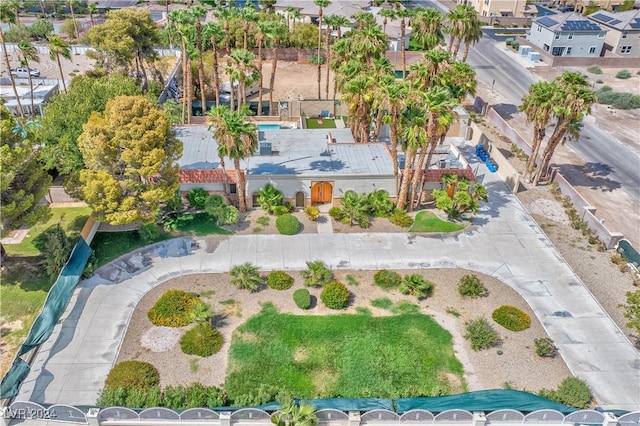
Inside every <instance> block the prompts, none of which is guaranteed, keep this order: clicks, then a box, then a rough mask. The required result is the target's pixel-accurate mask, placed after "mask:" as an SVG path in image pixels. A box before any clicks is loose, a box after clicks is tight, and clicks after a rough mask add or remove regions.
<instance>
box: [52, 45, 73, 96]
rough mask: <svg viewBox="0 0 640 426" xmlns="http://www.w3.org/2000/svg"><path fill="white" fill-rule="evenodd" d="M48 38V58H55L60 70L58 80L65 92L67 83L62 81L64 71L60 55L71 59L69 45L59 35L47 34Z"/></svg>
mask: <svg viewBox="0 0 640 426" xmlns="http://www.w3.org/2000/svg"><path fill="white" fill-rule="evenodd" d="M47 39H48V40H49V58H51V59H52V60H53V59H55V60H56V62H57V63H58V70H60V80H62V88H63V89H64V91H65V93H66V92H67V84H66V83H65V81H64V72H63V71H62V64H61V63H60V56H62V57H63V58H65V59H68V60H71V47H70V46H69V43H67V42H66V41H64V40H63V39H62V37H60V36H59V35H48V36H47Z"/></svg>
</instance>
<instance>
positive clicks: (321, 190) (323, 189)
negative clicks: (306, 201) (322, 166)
mask: <svg viewBox="0 0 640 426" xmlns="http://www.w3.org/2000/svg"><path fill="white" fill-rule="evenodd" d="M332 197H333V186H332V185H331V184H330V183H329V182H316V183H314V184H313V186H312V187H311V202H312V203H320V204H324V203H330V202H331V199H332Z"/></svg>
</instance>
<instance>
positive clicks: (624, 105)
mask: <svg viewBox="0 0 640 426" xmlns="http://www.w3.org/2000/svg"><path fill="white" fill-rule="evenodd" d="M596 96H597V98H598V103H600V104H603V105H611V106H612V107H614V108H618V109H635V108H640V95H634V94H633V93H621V92H614V91H613V90H611V88H610V87H609V86H602V88H600V90H598V91H596Z"/></svg>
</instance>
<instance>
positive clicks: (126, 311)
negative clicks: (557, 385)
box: [16, 146, 640, 411]
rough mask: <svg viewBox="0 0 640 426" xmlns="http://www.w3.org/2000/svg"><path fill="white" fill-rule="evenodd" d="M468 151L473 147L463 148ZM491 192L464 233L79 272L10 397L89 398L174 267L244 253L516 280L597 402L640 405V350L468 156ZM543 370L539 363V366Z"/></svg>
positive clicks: (212, 246) (146, 253) (288, 245)
mask: <svg viewBox="0 0 640 426" xmlns="http://www.w3.org/2000/svg"><path fill="white" fill-rule="evenodd" d="M463 149H464V150H465V151H467V152H469V151H470V150H472V147H471V146H469V147H464V148H463ZM468 158H469V159H470V160H471V162H472V167H473V168H476V167H478V170H479V171H478V173H479V174H484V177H483V179H484V184H485V185H486V187H487V190H488V193H489V200H490V202H489V203H488V204H487V205H485V206H484V207H483V209H482V211H481V212H480V213H479V214H478V215H477V217H476V218H475V219H474V226H473V227H472V228H470V229H469V230H468V231H467V232H465V233H463V234H460V235H456V236H451V235H439V236H433V235H429V236H426V235H410V234H380V233H378V234H371V233H369V234H300V235H295V236H281V235H238V236H210V237H204V238H180V239H176V240H170V241H166V242H162V243H158V244H156V245H154V246H152V247H146V248H143V249H141V250H138V251H136V252H134V253H130V254H128V255H126V256H124V257H122V258H120V259H118V260H117V261H115V262H112V263H110V264H108V265H106V266H105V267H103V268H101V269H100V270H98V272H97V273H96V275H95V276H94V277H92V278H91V279H89V280H85V281H83V282H82V283H80V285H79V288H78V289H77V290H76V293H75V295H74V298H73V300H72V302H71V303H70V305H69V307H68V309H67V311H66V312H65V314H64V315H63V318H62V320H61V321H60V323H59V324H58V325H57V326H56V328H55V330H54V334H53V335H52V336H51V338H50V339H49V341H48V342H46V343H45V344H44V345H42V347H41V349H40V351H39V353H38V355H37V357H36V359H35V361H34V363H33V370H32V371H31V374H30V375H29V377H28V378H27V380H26V381H25V383H24V384H23V385H22V388H21V390H20V394H19V395H18V397H17V398H16V399H17V400H31V401H34V402H39V403H43V402H46V403H62V404H69V405H93V404H95V400H96V398H97V396H98V394H99V392H100V390H101V389H102V386H103V383H104V378H105V377H106V375H107V373H108V372H109V370H110V369H111V367H112V366H113V364H114V363H115V360H116V358H117V355H118V351H119V348H120V345H121V344H122V342H123V339H124V335H125V332H126V328H127V325H128V321H129V318H130V317H131V315H132V312H133V310H134V309H135V306H136V305H137V303H138V302H139V301H140V299H141V298H142V297H143V296H144V294H145V293H146V292H148V291H149V290H150V289H152V288H154V287H155V286H157V285H158V284H160V283H162V282H164V281H166V280H169V279H171V278H174V277H177V276H180V275H183V274H193V273H202V272H226V271H228V270H229V269H230V268H231V267H232V266H233V265H237V264H240V263H244V262H251V263H253V264H255V265H259V267H260V268H261V269H263V270H273V269H282V270H300V269H304V268H305V266H306V265H305V262H306V261H309V260H317V259H322V260H323V261H324V262H325V263H326V264H327V265H328V266H329V267H330V268H333V269H374V270H375V269H382V268H386V269H422V268H465V269H469V270H473V271H477V272H481V273H484V274H487V275H491V276H493V277H496V278H498V279H500V280H502V281H503V282H504V283H505V284H507V285H509V286H511V287H512V288H514V289H515V290H516V291H518V292H519V293H520V294H521V295H522V296H523V297H524V298H525V299H526V300H527V302H528V303H529V305H530V306H531V308H532V309H533V311H534V312H535V314H536V316H537V317H538V318H539V319H540V321H541V322H542V324H543V326H544V327H545V329H546V330H547V332H548V333H549V335H550V337H551V338H552V339H553V340H554V342H555V344H556V346H557V347H558V348H559V351H560V354H561V355H562V357H563V359H564V360H565V362H566V363H567V365H568V366H569V368H570V369H571V371H572V372H573V373H574V374H576V375H577V376H578V377H580V378H583V379H585V380H586V381H587V382H588V384H589V386H590V387H591V389H592V392H593V394H594V396H595V398H596V400H597V403H598V405H599V406H601V407H603V408H605V409H606V408H610V409H613V408H617V409H624V410H630V411H631V410H638V409H639V408H640V355H639V354H638V352H637V351H636V350H635V349H634V348H633V346H632V345H631V343H630V342H629V340H628V339H627V338H626V336H625V335H624V334H623V333H622V332H621V330H620V329H618V328H617V326H616V325H615V323H614V322H613V321H612V320H611V319H610V318H609V317H608V315H607V314H606V312H605V311H604V310H603V308H602V307H601V306H600V305H599V304H598V302H597V301H596V300H595V299H594V297H593V296H592V295H591V293H590V292H589V291H588V290H587V289H586V288H585V286H584V285H583V284H582V282H581V281H580V279H579V278H578V277H577V276H576V275H575V273H574V272H573V271H572V270H571V269H570V267H569V266H568V265H567V264H566V262H565V261H564V259H562V257H561V256H560V255H559V254H558V252H557V251H556V249H555V248H554V247H553V245H552V244H551V242H550V241H549V240H548V239H547V237H546V236H545V235H544V233H543V232H542V231H541V229H540V228H539V227H538V225H537V224H536V223H535V222H534V221H533V219H532V218H531V216H530V215H529V213H528V212H527V211H526V209H525V208H524V206H523V205H522V204H521V203H520V202H519V201H518V199H517V198H516V197H515V196H514V195H513V194H512V193H511V192H510V191H509V190H508V188H507V187H506V186H505V184H504V183H503V182H502V181H501V180H500V179H499V177H498V176H497V175H496V174H495V173H490V172H489V171H488V170H487V169H486V167H485V166H484V165H483V164H481V163H480V162H479V161H478V160H477V159H476V158H475V157H474V156H473V155H470V156H469V157H468ZM541 374H544V372H541Z"/></svg>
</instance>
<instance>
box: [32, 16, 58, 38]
mask: <svg viewBox="0 0 640 426" xmlns="http://www.w3.org/2000/svg"><path fill="white" fill-rule="evenodd" d="M52 33H53V23H51V21H50V20H48V19H38V20H37V21H36V23H35V24H33V25H31V26H30V27H29V34H30V35H31V38H32V39H34V40H36V41H39V40H45V39H46V38H48V37H49V36H50V35H51V34H52Z"/></svg>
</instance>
